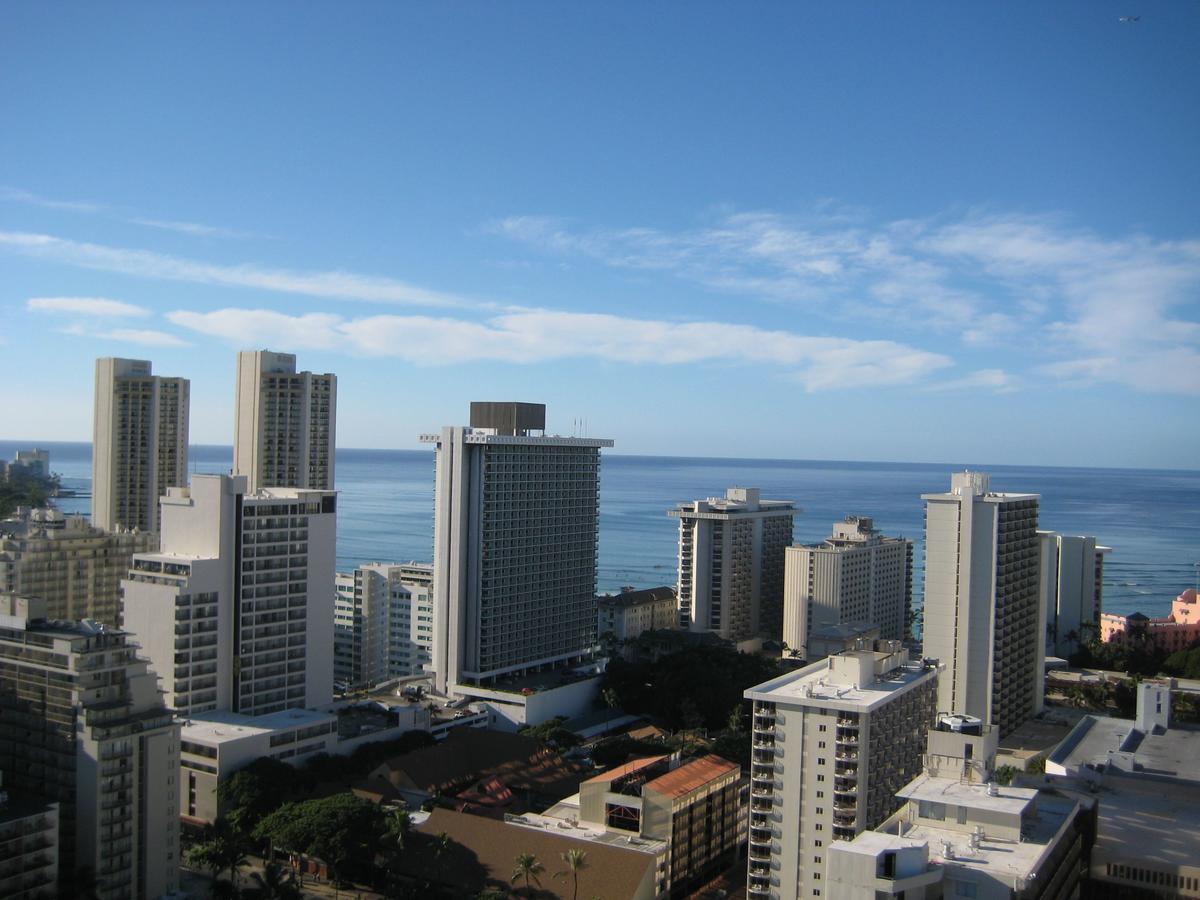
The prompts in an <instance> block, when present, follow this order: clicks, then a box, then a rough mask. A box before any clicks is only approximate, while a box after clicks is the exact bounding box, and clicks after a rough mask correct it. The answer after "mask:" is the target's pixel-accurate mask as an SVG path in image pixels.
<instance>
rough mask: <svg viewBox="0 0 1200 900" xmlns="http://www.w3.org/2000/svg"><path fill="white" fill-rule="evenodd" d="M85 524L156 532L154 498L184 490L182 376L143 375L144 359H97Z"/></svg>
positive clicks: (185, 411)
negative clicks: (88, 508)
mask: <svg viewBox="0 0 1200 900" xmlns="http://www.w3.org/2000/svg"><path fill="white" fill-rule="evenodd" d="M95 389H96V399H95V408H94V417H93V428H92V524H93V525H95V526H96V527H97V528H103V529H104V530H105V531H115V530H117V529H122V528H124V529H137V530H139V531H150V532H157V531H158V498H159V497H161V496H162V495H163V494H165V493H166V492H167V488H169V487H175V486H178V485H183V484H187V465H188V398H189V383H188V380H187V379H186V378H166V377H162V376H159V375H152V374H151V373H150V363H149V361H148V360H144V359H116V358H113V357H105V358H103V359H98V360H96V385H95Z"/></svg>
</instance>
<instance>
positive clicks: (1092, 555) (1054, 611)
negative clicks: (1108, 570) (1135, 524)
mask: <svg viewBox="0 0 1200 900" xmlns="http://www.w3.org/2000/svg"><path fill="white" fill-rule="evenodd" d="M1038 539H1039V540H1040V542H1041V555H1042V563H1041V564H1042V593H1043V595H1044V608H1045V613H1046V621H1045V627H1046V644H1047V648H1048V652H1051V653H1053V654H1054V655H1055V656H1061V657H1063V658H1064V659H1065V658H1067V657H1069V656H1070V655H1071V654H1072V653H1075V652H1076V651H1077V650H1078V649H1079V647H1080V645H1081V644H1084V643H1086V642H1087V641H1088V640H1090V639H1091V638H1093V637H1098V636H1099V634H1100V613H1101V609H1102V606H1103V601H1104V557H1105V555H1106V554H1108V553H1112V548H1111V547H1103V546H1101V545H1099V544H1097V543H1096V539H1095V538H1094V537H1082V536H1077V535H1066V534H1055V533H1054V532H1053V531H1039V532H1038Z"/></svg>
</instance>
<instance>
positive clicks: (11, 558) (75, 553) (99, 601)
mask: <svg viewBox="0 0 1200 900" xmlns="http://www.w3.org/2000/svg"><path fill="white" fill-rule="evenodd" d="M157 546H158V536H157V535H156V534H154V533H153V532H149V531H104V530H102V529H100V528H95V527H93V526H91V525H89V524H88V521H87V518H86V517H84V516H64V515H63V514H62V513H61V512H59V511H58V510H56V509H34V510H22V513H21V516H20V517H19V518H17V519H15V520H9V521H7V522H5V523H4V525H3V526H0V593H6V592H11V593H15V594H20V595H21V596H24V597H40V598H41V599H43V600H45V601H46V610H47V615H48V616H49V617H50V618H51V619H64V620H66V621H70V622H75V621H78V620H80V619H91V620H93V621H95V622H100V623H103V624H105V625H109V626H111V627H113V628H116V627H118V626H119V625H120V624H121V579H122V578H124V577H125V573H126V572H128V571H129V562H130V560H131V559H133V554H135V553H142V552H146V551H149V550H154V549H155V548H156V547H157Z"/></svg>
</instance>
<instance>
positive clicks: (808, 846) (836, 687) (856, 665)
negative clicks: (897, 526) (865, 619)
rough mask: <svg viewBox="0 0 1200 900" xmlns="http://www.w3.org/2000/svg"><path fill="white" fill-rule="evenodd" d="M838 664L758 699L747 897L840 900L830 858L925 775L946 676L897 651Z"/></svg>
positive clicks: (795, 675) (796, 675) (841, 658)
mask: <svg viewBox="0 0 1200 900" xmlns="http://www.w3.org/2000/svg"><path fill="white" fill-rule="evenodd" d="M877 646H878V647H879V649H878V650H856V651H850V652H847V653H841V654H838V655H835V656H830V657H828V658H827V659H824V660H822V661H821V662H818V663H814V664H812V665H810V666H806V667H804V668H803V669H799V670H797V671H795V672H791V673H788V674H787V675H783V676H781V677H779V678H775V679H773V680H771V681H768V682H765V683H763V684H760V685H758V686H757V687H753V688H750V689H749V690H748V691H746V697H747V699H750V700H753V701H754V712H753V744H752V748H751V754H752V755H751V767H750V835H749V857H750V858H749V872H748V875H747V882H746V887H747V894H748V896H750V897H752V898H771V900H796V898H801V897H803V898H809V897H821V896H825V897H837V896H838V894H836V893H833V892H830V891H828V890H827V889H826V887H825V884H824V881H823V879H824V877H825V858H826V855H827V854H828V852H829V848H830V846H831V845H832V844H833V842H835V841H849V840H852V839H853V838H854V837H855V835H857V834H859V833H861V832H863V831H865V830H866V829H868V828H873V827H874V826H876V825H878V824H879V823H880V822H882V821H883V820H884V819H885V818H887V816H888V815H890V814H891V813H892V812H894V811H895V809H896V808H897V806H898V805H899V804H898V801H897V800H896V797H895V795H896V791H898V790H899V789H900V788H901V787H903V786H904V784H906V783H907V782H908V781H909V780H910V779H911V778H912V777H913V776H914V775H916V774H917V773H919V772H920V771H921V758H922V754H923V753H924V752H925V735H926V732H927V730H928V729H929V728H930V727H931V726H932V725H933V724H934V721H935V716H936V710H937V681H938V670H937V668H936V667H934V666H932V665H926V664H923V663H910V662H909V659H908V652H907V651H906V650H904V649H903V648H902V647H901V646H900V645H899V643H898V642H895V641H882V642H880V643H879V644H878V645H877Z"/></svg>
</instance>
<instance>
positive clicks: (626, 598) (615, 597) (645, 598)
mask: <svg viewBox="0 0 1200 900" xmlns="http://www.w3.org/2000/svg"><path fill="white" fill-rule="evenodd" d="M664 600H670V601H671V602H672V603H674V602H675V600H676V595H675V588H673V587H667V586H666V585H664V586H663V587H653V588H645V589H644V590H640V591H621V593H619V594H606V595H604V596H602V597H597V598H596V603H598V604H599V605H600V606H621V607H626V606H638V605H640V604H642V603H657V602H661V601H664Z"/></svg>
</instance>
